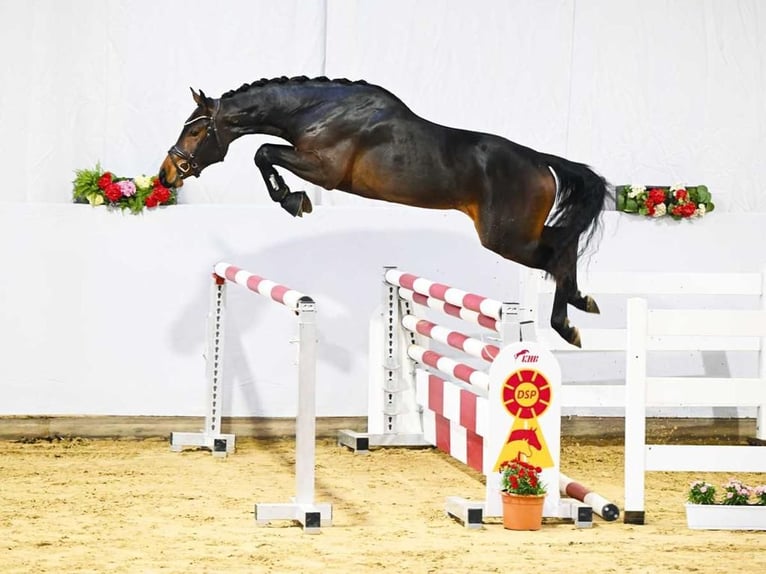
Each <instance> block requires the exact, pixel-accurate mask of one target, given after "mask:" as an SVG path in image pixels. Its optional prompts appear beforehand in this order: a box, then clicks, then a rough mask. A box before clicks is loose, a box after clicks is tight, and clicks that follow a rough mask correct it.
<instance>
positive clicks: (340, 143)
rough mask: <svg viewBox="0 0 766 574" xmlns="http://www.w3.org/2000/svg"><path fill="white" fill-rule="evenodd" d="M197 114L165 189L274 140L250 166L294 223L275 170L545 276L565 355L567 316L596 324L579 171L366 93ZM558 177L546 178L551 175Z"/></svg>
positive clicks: (362, 88)
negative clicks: (390, 205)
mask: <svg viewBox="0 0 766 574" xmlns="http://www.w3.org/2000/svg"><path fill="white" fill-rule="evenodd" d="M192 94H193V96H194V101H195V102H196V103H197V108H196V109H195V110H194V112H193V113H192V115H191V116H189V119H188V120H187V121H186V123H185V124H184V126H183V130H182V131H181V136H180V137H179V138H178V141H177V142H176V144H175V145H174V146H173V147H172V148H170V151H169V152H168V155H167V157H166V158H165V160H164V162H163V163H162V166H161V168H160V172H159V178H160V181H161V182H162V183H163V185H166V186H174V187H180V186H181V185H183V180H184V178H186V177H188V176H190V175H194V176H199V174H200V172H201V171H202V170H203V169H204V168H205V167H207V166H208V165H210V164H212V163H216V162H219V161H223V159H224V157H225V156H226V152H227V150H228V148H229V144H231V142H232V141H234V140H235V139H237V138H239V137H241V136H244V135H247V134H268V135H273V136H278V137H280V138H282V139H284V140H285V141H287V142H288V143H289V144H290V145H276V144H264V145H262V146H261V147H260V148H259V149H258V151H257V152H256V154H255V165H256V166H257V167H258V169H259V170H260V171H261V174H262V175H263V179H264V181H265V183H266V188H267V189H268V192H269V195H270V196H271V198H272V199H273V200H274V201H276V202H278V203H279V204H280V205H281V206H282V207H283V208H284V209H285V210H287V211H288V212H289V213H290V214H292V215H293V216H301V215H303V214H304V213H311V201H310V200H309V198H308V196H307V195H306V194H305V193H304V192H302V191H297V192H294V191H291V190H290V189H289V188H288V187H287V185H285V182H284V180H283V179H282V177H281V176H280V174H279V173H278V172H277V170H276V169H275V168H276V166H279V167H283V168H285V169H287V170H289V171H291V172H292V173H294V174H296V175H297V176H298V177H300V178H302V179H304V180H306V181H309V182H311V183H313V184H316V185H319V186H322V187H324V188H325V189H338V190H341V191H346V192H348V193H353V194H356V195H360V196H363V197H369V198H373V199H382V200H385V201H391V202H394V203H401V204H405V205H413V206H417V207H426V208H432V209H457V210H459V211H462V212H464V213H465V214H466V215H468V216H469V217H470V218H471V219H472V220H473V222H474V225H475V227H476V231H477V233H478V234H479V238H480V240H481V243H482V245H483V246H484V247H486V248H487V249H490V250H491V251H494V252H495V253H497V254H499V255H501V256H502V257H505V258H506V259H510V260H511V261H516V262H518V263H521V264H522V265H526V266H528V267H533V268H536V269H542V270H544V271H546V272H547V273H548V274H550V275H551V276H552V277H553V278H554V279H555V281H556V294H555V296H554V301H553V309H552V314H551V326H552V327H553V329H555V330H556V332H558V333H559V334H560V335H561V337H562V338H563V339H564V340H566V341H568V342H569V343H571V344H572V345H577V346H579V345H580V335H579V332H578V330H577V328H576V327H574V326H572V325H570V323H569V319H568V318H567V304H571V305H573V306H574V307H576V308H578V309H581V310H583V311H587V312H590V313H598V306H597V305H596V303H595V301H594V300H593V299H592V298H591V297H590V296H584V295H582V294H581V293H580V291H579V289H578V287H577V259H578V257H579V255H580V254H581V253H582V250H581V249H580V248H579V246H580V236H581V235H582V236H583V241H582V249H584V248H585V246H587V244H588V243H589V241H590V240H591V239H592V237H593V233H594V230H595V229H596V227H597V225H598V221H599V215H600V213H601V211H602V209H603V207H604V202H605V198H606V196H607V185H606V182H605V180H604V179H603V178H602V177H600V176H599V175H597V174H596V173H594V172H593V171H592V170H591V169H590V168H589V167H588V166H586V165H583V164H579V163H574V162H571V161H569V160H566V159H563V158H560V157H556V156H554V155H549V154H545V153H540V152H538V151H535V150H533V149H530V148H528V147H524V146H522V145H519V144H517V143H514V142H512V141H509V140H507V139H504V138H502V137H499V136H496V135H491V134H485V133H477V132H472V131H466V130H460V129H454V128H449V127H444V126H441V125H438V124H434V123H432V122H429V121H427V120H425V119H423V118H421V117H419V116H417V115H415V114H414V113H413V112H412V111H411V110H410V109H409V108H408V107H407V106H406V105H405V104H404V103H403V102H402V101H401V100H399V98H397V97H396V96H394V95H393V94H391V93H390V92H388V91H386V90H385V89H383V88H380V87H378V86H374V85H371V84H367V83H366V82H350V81H349V80H328V79H327V78H315V79H309V78H306V77H300V78H290V79H288V78H277V79H272V80H259V81H257V82H254V83H252V84H245V85H243V86H242V87H240V88H239V89H237V90H233V91H230V92H226V93H225V94H223V95H222V96H221V97H220V99H215V98H209V97H207V96H205V94H204V93H203V92H202V91H200V92H199V93H196V92H194V90H192ZM554 174H555V175H554Z"/></svg>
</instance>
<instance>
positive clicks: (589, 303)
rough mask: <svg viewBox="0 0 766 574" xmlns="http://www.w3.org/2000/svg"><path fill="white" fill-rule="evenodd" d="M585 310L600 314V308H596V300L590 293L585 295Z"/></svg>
mask: <svg viewBox="0 0 766 574" xmlns="http://www.w3.org/2000/svg"><path fill="white" fill-rule="evenodd" d="M585 312H586V313H596V314H597V315H600V314H601V309H599V308H598V305H596V301H595V300H594V299H593V297H591V296H590V295H586V296H585Z"/></svg>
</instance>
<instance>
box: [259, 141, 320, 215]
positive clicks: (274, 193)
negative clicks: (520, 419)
mask: <svg viewBox="0 0 766 574" xmlns="http://www.w3.org/2000/svg"><path fill="white" fill-rule="evenodd" d="M254 161H255V165H256V166H257V167H258V169H259V170H260V171H261V175H262V176H263V181H264V182H266V189H268V191H269V196H271V199H272V200H273V201H276V202H277V203H279V204H280V205H281V206H282V207H283V208H284V209H285V210H286V211H287V212H288V213H290V215H293V216H297V217H301V216H302V215H303V214H304V213H311V211H312V209H313V208H312V206H311V200H310V199H309V197H308V195H306V192H305V191H290V188H289V187H288V186H287V184H286V183H285V180H284V179H282V176H281V175H279V172H277V170H276V169H274V166H275V165H281V166H284V167H285V168H287V169H289V170H290V171H292V172H293V173H295V174H296V175H298V176H300V177H303V176H302V175H301V173H300V172H301V171H304V172H309V171H311V170H312V169H313V170H314V171H316V170H317V169H318V168H319V166H318V160H317V159H316V158H315V157H314V156H311V155H309V154H300V153H298V152H296V151H295V150H294V149H293V148H291V147H289V146H280V145H274V144H264V145H262V146H261V147H260V148H258V151H257V152H256V153H255V158H254ZM304 179H309V178H304Z"/></svg>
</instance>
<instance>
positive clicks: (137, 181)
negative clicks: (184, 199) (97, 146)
mask: <svg viewBox="0 0 766 574" xmlns="http://www.w3.org/2000/svg"><path fill="white" fill-rule="evenodd" d="M73 186H74V189H73V192H72V196H73V199H74V201H75V203H90V204H91V205H93V206H98V205H107V206H109V207H117V208H120V209H129V210H130V211H131V212H133V213H139V212H140V211H142V210H143V209H144V208H145V207H147V208H152V207H157V206H159V205H174V204H175V203H176V192H175V190H173V189H168V188H167V187H165V186H164V185H162V183H160V181H159V179H158V178H157V177H156V176H153V177H149V176H145V175H142V176H139V177H135V178H126V177H118V176H115V175H114V174H113V173H111V172H109V171H102V170H101V166H99V165H97V166H96V169H87V170H77V172H76V177H75V180H74V182H73Z"/></svg>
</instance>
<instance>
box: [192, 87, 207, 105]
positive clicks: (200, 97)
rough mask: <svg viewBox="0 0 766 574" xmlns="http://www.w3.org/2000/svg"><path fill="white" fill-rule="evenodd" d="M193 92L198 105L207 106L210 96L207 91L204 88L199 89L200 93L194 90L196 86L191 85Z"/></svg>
mask: <svg viewBox="0 0 766 574" xmlns="http://www.w3.org/2000/svg"><path fill="white" fill-rule="evenodd" d="M189 89H190V90H191V93H192V97H193V98H194V101H195V102H197V105H198V106H206V105H207V104H208V98H207V96H206V95H205V92H203V91H202V90H200V91H199V93H197V92H195V91H194V88H192V87H189Z"/></svg>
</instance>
